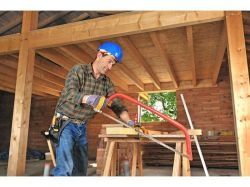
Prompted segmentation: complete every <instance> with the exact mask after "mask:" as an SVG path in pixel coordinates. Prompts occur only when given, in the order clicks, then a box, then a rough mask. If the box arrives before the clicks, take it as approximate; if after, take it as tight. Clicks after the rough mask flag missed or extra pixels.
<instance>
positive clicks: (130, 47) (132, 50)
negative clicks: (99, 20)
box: [118, 37, 161, 90]
mask: <svg viewBox="0 0 250 187" xmlns="http://www.w3.org/2000/svg"><path fill="white" fill-rule="evenodd" d="M118 41H119V42H120V43H121V44H123V46H124V47H125V49H126V50H127V51H128V52H129V55H131V56H132V57H133V58H134V59H135V62H136V63H138V64H139V65H141V66H142V67H144V69H145V71H146V72H147V73H148V74H149V76H150V78H151V80H152V82H153V84H154V85H155V87H156V88H157V89H159V90H160V89H161V87H160V81H159V80H158V78H157V76H156V75H155V73H154V72H153V70H152V68H151V67H150V65H149V64H148V63H147V62H146V60H145V59H144V57H143V56H142V55H141V53H140V52H139V50H138V49H137V48H136V46H135V45H134V44H133V42H132V41H131V40H130V39H129V37H120V38H118Z"/></svg>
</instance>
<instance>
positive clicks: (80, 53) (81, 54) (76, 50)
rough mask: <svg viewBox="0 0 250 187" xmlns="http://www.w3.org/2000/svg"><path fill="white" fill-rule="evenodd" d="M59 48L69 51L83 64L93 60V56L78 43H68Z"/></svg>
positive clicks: (69, 53)
mask: <svg viewBox="0 0 250 187" xmlns="http://www.w3.org/2000/svg"><path fill="white" fill-rule="evenodd" d="M59 49H60V50H61V51H63V52H65V53H67V54H68V55H69V56H71V57H73V58H74V59H75V60H77V61H78V62H79V63H82V64H87V63H89V62H92V60H93V58H92V57H91V56H90V55H89V54H88V53H86V52H85V51H84V50H82V49H81V48H80V47H78V46H77V45H67V46H63V47H59Z"/></svg>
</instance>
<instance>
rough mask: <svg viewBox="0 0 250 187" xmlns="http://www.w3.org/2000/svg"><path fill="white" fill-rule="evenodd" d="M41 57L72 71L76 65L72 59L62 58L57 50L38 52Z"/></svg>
mask: <svg viewBox="0 0 250 187" xmlns="http://www.w3.org/2000/svg"><path fill="white" fill-rule="evenodd" d="M36 52H37V53H38V54H39V55H41V56H43V57H45V58H47V59H49V60H51V61H53V62H55V63H56V64H58V65H60V66H62V67H63V68H65V69H66V70H70V69H71V68H72V67H73V66H74V65H75V63H74V62H71V61H70V59H68V58H66V57H64V56H62V55H61V54H60V53H59V52H57V51H56V50H55V49H42V50H37V51H36Z"/></svg>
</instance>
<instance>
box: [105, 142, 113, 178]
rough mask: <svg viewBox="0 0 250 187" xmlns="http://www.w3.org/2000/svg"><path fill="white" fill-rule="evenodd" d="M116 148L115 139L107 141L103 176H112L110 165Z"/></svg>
mask: <svg viewBox="0 0 250 187" xmlns="http://www.w3.org/2000/svg"><path fill="white" fill-rule="evenodd" d="M114 148H115V141H107V145H106V149H105V154H104V159H103V172H102V176H110V167H111V160H112V155H113V152H114Z"/></svg>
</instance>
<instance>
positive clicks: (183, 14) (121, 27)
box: [29, 11, 224, 48]
mask: <svg viewBox="0 0 250 187" xmlns="http://www.w3.org/2000/svg"><path fill="white" fill-rule="evenodd" d="M223 19H224V12H223V11H195V12H194V11H154V12H145V11H144V12H129V13H121V14H116V15H112V16H108V17H103V18H98V19H90V20H86V21H80V22H76V23H72V24H67V25H61V26H56V27H52V28H46V29H41V30H36V31H32V33H31V34H30V35H29V39H30V46H32V47H34V48H47V47H53V46H59V45H67V44H76V43H81V42H84V41H91V40H92V41H93V40H98V39H106V38H110V37H112V38H113V37H118V36H125V35H128V34H136V33H143V32H148V31H156V30H163V29H168V28H176V27H182V26H187V25H195V24H201V23H208V22H213V21H219V20H223Z"/></svg>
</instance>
